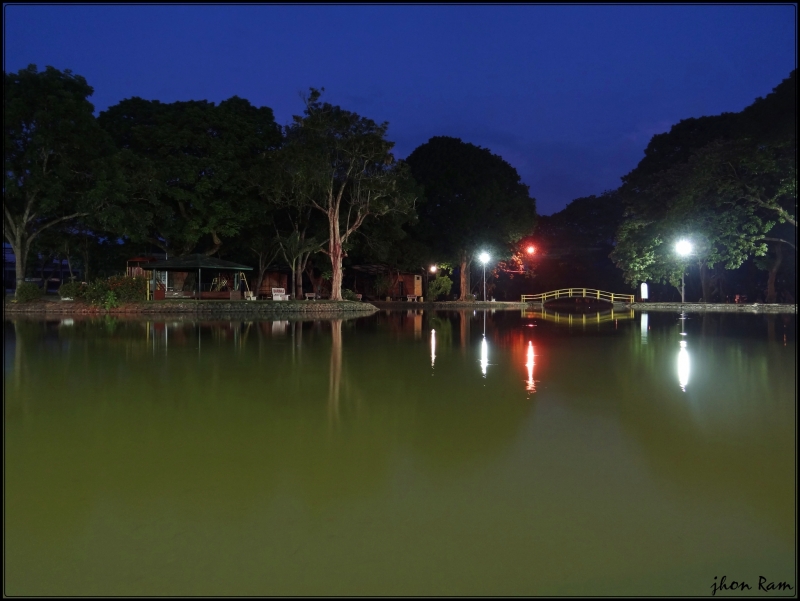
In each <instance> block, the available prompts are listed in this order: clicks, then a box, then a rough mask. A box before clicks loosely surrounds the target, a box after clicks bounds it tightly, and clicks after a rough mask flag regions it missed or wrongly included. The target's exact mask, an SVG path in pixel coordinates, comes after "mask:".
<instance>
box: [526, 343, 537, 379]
mask: <svg viewBox="0 0 800 601" xmlns="http://www.w3.org/2000/svg"><path fill="white" fill-rule="evenodd" d="M534 356H535V355H534V354H533V342H530V341H528V360H527V361H526V362H525V367H527V368H528V385H527V386H526V387H525V390H527V391H528V392H536V382H535V381H534V379H533V366H534V365H536V364H535V363H534V362H533V358H534Z"/></svg>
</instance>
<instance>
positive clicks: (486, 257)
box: [478, 253, 489, 263]
mask: <svg viewBox="0 0 800 601" xmlns="http://www.w3.org/2000/svg"><path fill="white" fill-rule="evenodd" d="M478 259H480V261H481V263H488V262H489V253H481V254H480V255H478Z"/></svg>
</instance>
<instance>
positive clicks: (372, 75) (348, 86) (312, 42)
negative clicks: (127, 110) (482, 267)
mask: <svg viewBox="0 0 800 601" xmlns="http://www.w3.org/2000/svg"><path fill="white" fill-rule="evenodd" d="M4 17H5V19H4V23H5V25H4V27H5V32H4V34H5V35H4V44H5V54H4V57H5V63H4V69H5V71H6V72H12V71H17V70H19V69H21V68H24V67H26V66H27V65H28V64H31V63H33V64H36V65H38V66H39V68H40V69H43V68H44V67H45V66H46V65H52V66H54V67H56V68H58V69H71V70H72V71H73V72H75V73H77V74H80V75H83V76H84V77H86V79H87V81H88V82H89V84H90V85H92V86H93V87H94V88H95V95H94V96H93V97H92V101H93V103H94V104H95V107H96V108H97V109H98V111H99V110H103V109H105V108H107V107H108V106H110V105H113V104H115V103H117V102H119V101H120V100H122V99H124V98H129V97H131V96H140V97H143V98H147V99H157V100H161V101H163V102H173V101H176V100H201V99H205V100H210V101H214V102H219V101H221V100H224V99H226V98H229V97H231V96H233V95H238V96H241V97H243V98H247V99H248V100H250V102H252V103H253V104H256V105H259V106H263V105H266V106H269V107H271V108H273V109H274V111H275V116H276V119H277V120H278V122H280V123H287V122H288V121H289V120H290V119H291V116H292V115H293V114H299V113H300V112H301V111H302V102H301V100H300V94H301V93H303V92H306V91H307V90H308V88H309V87H311V86H313V87H325V89H326V93H325V95H324V96H323V100H326V101H328V102H332V103H334V104H340V105H341V106H343V107H344V108H346V109H348V110H353V111H356V112H357V113H359V114H361V115H363V116H366V117H370V118H372V119H374V120H376V121H384V120H385V121H389V123H390V129H389V136H390V138H391V139H392V140H394V141H395V142H396V143H397V146H396V152H395V154H396V156H398V157H401V158H402V157H405V156H407V155H408V154H409V153H410V152H411V151H412V150H413V149H414V148H416V147H417V146H419V145H420V144H423V143H424V142H426V141H427V140H428V139H429V138H431V137H432V136H437V135H447V136H455V137H459V138H461V139H462V140H464V141H466V142H471V143H473V144H477V145H479V146H483V147H486V148H489V149H490V150H491V151H492V152H494V153H495V154H499V155H500V156H502V157H503V158H504V159H505V160H507V161H508V162H509V163H511V164H512V165H513V166H514V167H516V169H517V170H518V171H519V173H520V175H521V176H522V179H523V181H524V182H525V183H526V184H528V185H529V186H530V189H531V194H532V195H533V196H534V197H536V198H537V200H538V203H539V204H538V207H539V211H540V212H541V213H543V214H549V213H552V212H554V211H558V210H560V209H561V208H563V207H564V206H565V205H566V204H567V203H568V202H569V201H570V200H572V199H574V198H577V197H581V196H587V195H590V194H599V193H601V192H603V191H604V190H608V189H613V188H616V187H617V186H618V185H619V183H620V182H619V178H620V177H621V176H623V175H625V174H626V173H627V172H629V171H630V170H631V169H632V168H633V167H635V166H636V164H637V163H638V162H639V160H640V159H641V157H642V156H643V151H644V148H645V146H646V145H647V143H648V141H649V140H650V138H651V137H652V136H653V135H654V134H656V133H661V132H664V131H668V130H669V128H670V127H671V126H672V125H673V124H674V123H677V122H678V121H679V120H681V119H685V118H689V117H700V116H703V115H713V114H719V113H721V112H724V111H739V110H741V109H742V108H744V107H745V106H747V105H748V104H750V103H751V102H752V101H753V100H754V99H755V98H756V97H758V96H765V95H766V94H768V93H769V92H770V91H771V90H772V88H774V87H775V86H777V85H778V84H779V83H780V81H781V80H782V79H784V78H786V77H787V76H788V75H789V72H790V71H791V70H792V69H794V68H795V66H796V65H795V62H796V61H795V57H796V34H795V31H796V20H797V10H796V6H793V5H674V6H668V5H637V6H624V5H609V6H601V5H588V6H578V5H564V6H536V5H505V6H488V5H484V6H474V5H471V6H465V5H461V6H457V5H456V6H433V5H431V6H424V5H417V6H353V5H349V6H347V5H345V6H311V5H293V6H277V5H273V6H270V5H238V6H233V5H232V6H226V5H193V6H189V5H184V6H180V5H178V6H174V5H173V6H168V5H162V6H158V5H152V6H145V5H128V6H124V5H105V6H92V5H74V6H69V5H38V6H37V5H12V6H9V5H6V6H5V7H4Z"/></svg>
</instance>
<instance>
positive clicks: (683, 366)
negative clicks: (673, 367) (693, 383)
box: [678, 340, 689, 392]
mask: <svg viewBox="0 0 800 601" xmlns="http://www.w3.org/2000/svg"><path fill="white" fill-rule="evenodd" d="M678 382H679V383H680V385H681V390H683V391H684V392H686V386H687V385H688V384H689V351H687V350H686V341H685V340H681V350H680V351H678Z"/></svg>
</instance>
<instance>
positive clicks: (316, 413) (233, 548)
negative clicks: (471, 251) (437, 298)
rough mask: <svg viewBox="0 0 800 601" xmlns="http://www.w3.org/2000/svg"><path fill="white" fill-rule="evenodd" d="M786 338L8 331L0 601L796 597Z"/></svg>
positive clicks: (605, 328) (476, 317)
mask: <svg viewBox="0 0 800 601" xmlns="http://www.w3.org/2000/svg"><path fill="white" fill-rule="evenodd" d="M682 330H683V332H684V334H683V335H682V333H681V331H682ZM794 331H795V318H794V317H791V318H789V317H783V316H735V315H705V316H702V315H692V316H690V318H689V319H686V320H684V321H681V320H679V319H678V316H677V315H672V314H650V315H649V316H642V315H640V314H638V313H637V314H636V315H635V316H634V317H633V318H631V316H630V314H629V313H624V314H616V315H615V316H614V318H613V319H611V318H610V316H608V315H602V316H600V317H598V316H596V315H595V314H591V315H588V316H586V318H584V317H583V316H580V315H575V316H573V317H572V320H571V323H570V320H569V318H567V317H561V318H559V317H557V316H553V315H541V314H534V313H528V314H521V313H520V312H518V311H517V312H500V311H498V312H496V313H488V314H485V313H481V312H477V313H475V314H473V313H472V312H466V313H464V312H461V313H459V312H451V313H438V314H431V313H423V312H421V311H419V312H410V311H409V312H394V313H380V314H376V315H373V316H371V317H367V318H360V319H357V320H352V321H333V322H331V321H318V322H296V323H295V322H269V321H260V322H259V321H255V322H242V321H231V322H228V321H224V322H222V321H216V322H212V321H203V322H199V323H198V322H196V321H192V320H191V319H175V318H168V319H167V321H156V322H153V321H149V322H148V321H141V320H138V321H137V320H129V321H121V320H113V319H107V320H103V319H100V320H79V319H75V320H66V319H65V320H61V321H48V322H45V321H35V320H32V321H14V322H9V321H7V322H6V323H5V359H4V361H5V363H4V376H5V384H4V386H5V402H4V403H5V412H4V417H5V426H4V428H5V441H4V444H5V498H4V501H5V532H4V537H5V559H4V560H5V593H6V594H7V595H345V594H354V595H367V594H377V595H426V594H427V595H558V594H569V595H611V594H620V595H633V594H662V595H669V594H676V595H705V594H710V593H711V585H712V584H713V583H714V582H715V580H714V577H715V576H717V577H722V576H723V575H725V576H726V577H727V581H728V582H730V581H732V580H735V581H737V582H738V581H745V582H747V583H749V584H750V586H751V587H752V589H753V590H752V591H750V592H752V593H758V590H757V585H758V582H759V576H764V577H765V578H766V579H767V581H768V582H770V581H774V582H776V583H777V582H781V581H784V582H787V583H789V584H791V585H792V586H794V587H796V584H797V583H796V582H794V574H795V567H796V555H795V548H796V518H795V507H796V506H795V503H796V479H795V472H796V459H795V457H796V447H795V441H796V426H795V423H796V396H795V392H796V371H795V339H794ZM484 332H485V336H484ZM681 342H684V343H685V344H684V345H681ZM795 591H796V588H795ZM784 594H786V593H785V592H784Z"/></svg>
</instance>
